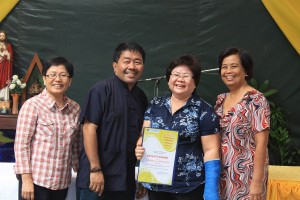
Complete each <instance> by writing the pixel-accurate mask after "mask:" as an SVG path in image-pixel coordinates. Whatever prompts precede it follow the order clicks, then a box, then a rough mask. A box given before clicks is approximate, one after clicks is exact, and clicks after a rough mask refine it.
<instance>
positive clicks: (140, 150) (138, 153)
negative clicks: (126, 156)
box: [135, 137, 145, 160]
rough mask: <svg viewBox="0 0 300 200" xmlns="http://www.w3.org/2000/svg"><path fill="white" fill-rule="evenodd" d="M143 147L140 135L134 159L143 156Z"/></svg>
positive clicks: (139, 158)
mask: <svg viewBox="0 0 300 200" xmlns="http://www.w3.org/2000/svg"><path fill="white" fill-rule="evenodd" d="M144 153H145V148H144V147H142V137H140V138H139V139H138V141H137V143H136V147H135V156H136V159H138V160H141V159H142V158H143V156H144Z"/></svg>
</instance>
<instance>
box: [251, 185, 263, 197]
mask: <svg viewBox="0 0 300 200" xmlns="http://www.w3.org/2000/svg"><path fill="white" fill-rule="evenodd" d="M249 196H250V200H261V199H262V184H260V183H256V182H252V183H251V185H250V192H249Z"/></svg>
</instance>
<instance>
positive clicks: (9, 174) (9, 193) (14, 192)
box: [0, 162, 76, 200]
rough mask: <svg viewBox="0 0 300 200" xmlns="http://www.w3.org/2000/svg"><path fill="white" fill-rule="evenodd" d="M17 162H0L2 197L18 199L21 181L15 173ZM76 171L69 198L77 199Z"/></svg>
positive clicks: (0, 191)
mask: <svg viewBox="0 0 300 200" xmlns="http://www.w3.org/2000/svg"><path fill="white" fill-rule="evenodd" d="M14 164H15V163H4V162H0V199H1V200H6V199H7V200H17V199H18V185H19V181H18V180H17V178H16V175H15V173H14V168H13V167H14ZM75 180H76V173H73V174H72V182H71V186H70V188H69V192H68V196H67V200H75V199H76V189H75Z"/></svg>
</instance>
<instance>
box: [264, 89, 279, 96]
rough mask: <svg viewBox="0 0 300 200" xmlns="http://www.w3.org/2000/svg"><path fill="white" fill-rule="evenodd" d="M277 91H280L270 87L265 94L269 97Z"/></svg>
mask: <svg viewBox="0 0 300 200" xmlns="http://www.w3.org/2000/svg"><path fill="white" fill-rule="evenodd" d="M277 92H278V90H276V89H270V90H268V91H266V92H264V95H265V97H269V96H271V95H273V94H275V93H277Z"/></svg>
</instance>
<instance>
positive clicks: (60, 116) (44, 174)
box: [15, 57, 80, 200]
mask: <svg viewBox="0 0 300 200" xmlns="http://www.w3.org/2000/svg"><path fill="white" fill-rule="evenodd" d="M42 74H43V80H44V84H45V86H46V88H45V89H44V90H43V92H42V93H40V94H39V95H37V96H34V97H32V98H30V99H28V100H27V101H26V102H25V103H24V105H23V106H22V108H21V109H20V112H19V116H18V122H17V130H16V139H15V156H16V165H15V173H16V174H17V177H19V182H20V185H19V199H21V198H23V199H29V200H30V199H47V200H51V199H55V200H60V199H61V200H64V199H65V198H66V196H67V192H68V187H69V185H70V182H71V168H72V167H73V169H74V171H77V168H78V155H79V150H80V149H79V146H80V145H79V137H80V135H79V121H78V119H79V113H80V106H79V105H78V103H76V102H75V101H73V100H71V99H69V98H68V97H67V96H66V95H65V93H66V91H67V90H68V88H69V87H70V85H71V82H72V77H73V74H74V69H73V65H72V63H70V62H69V61H67V60H66V59H65V58H63V57H55V58H52V59H51V60H50V61H49V63H47V64H46V65H44V67H43V72H42Z"/></svg>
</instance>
